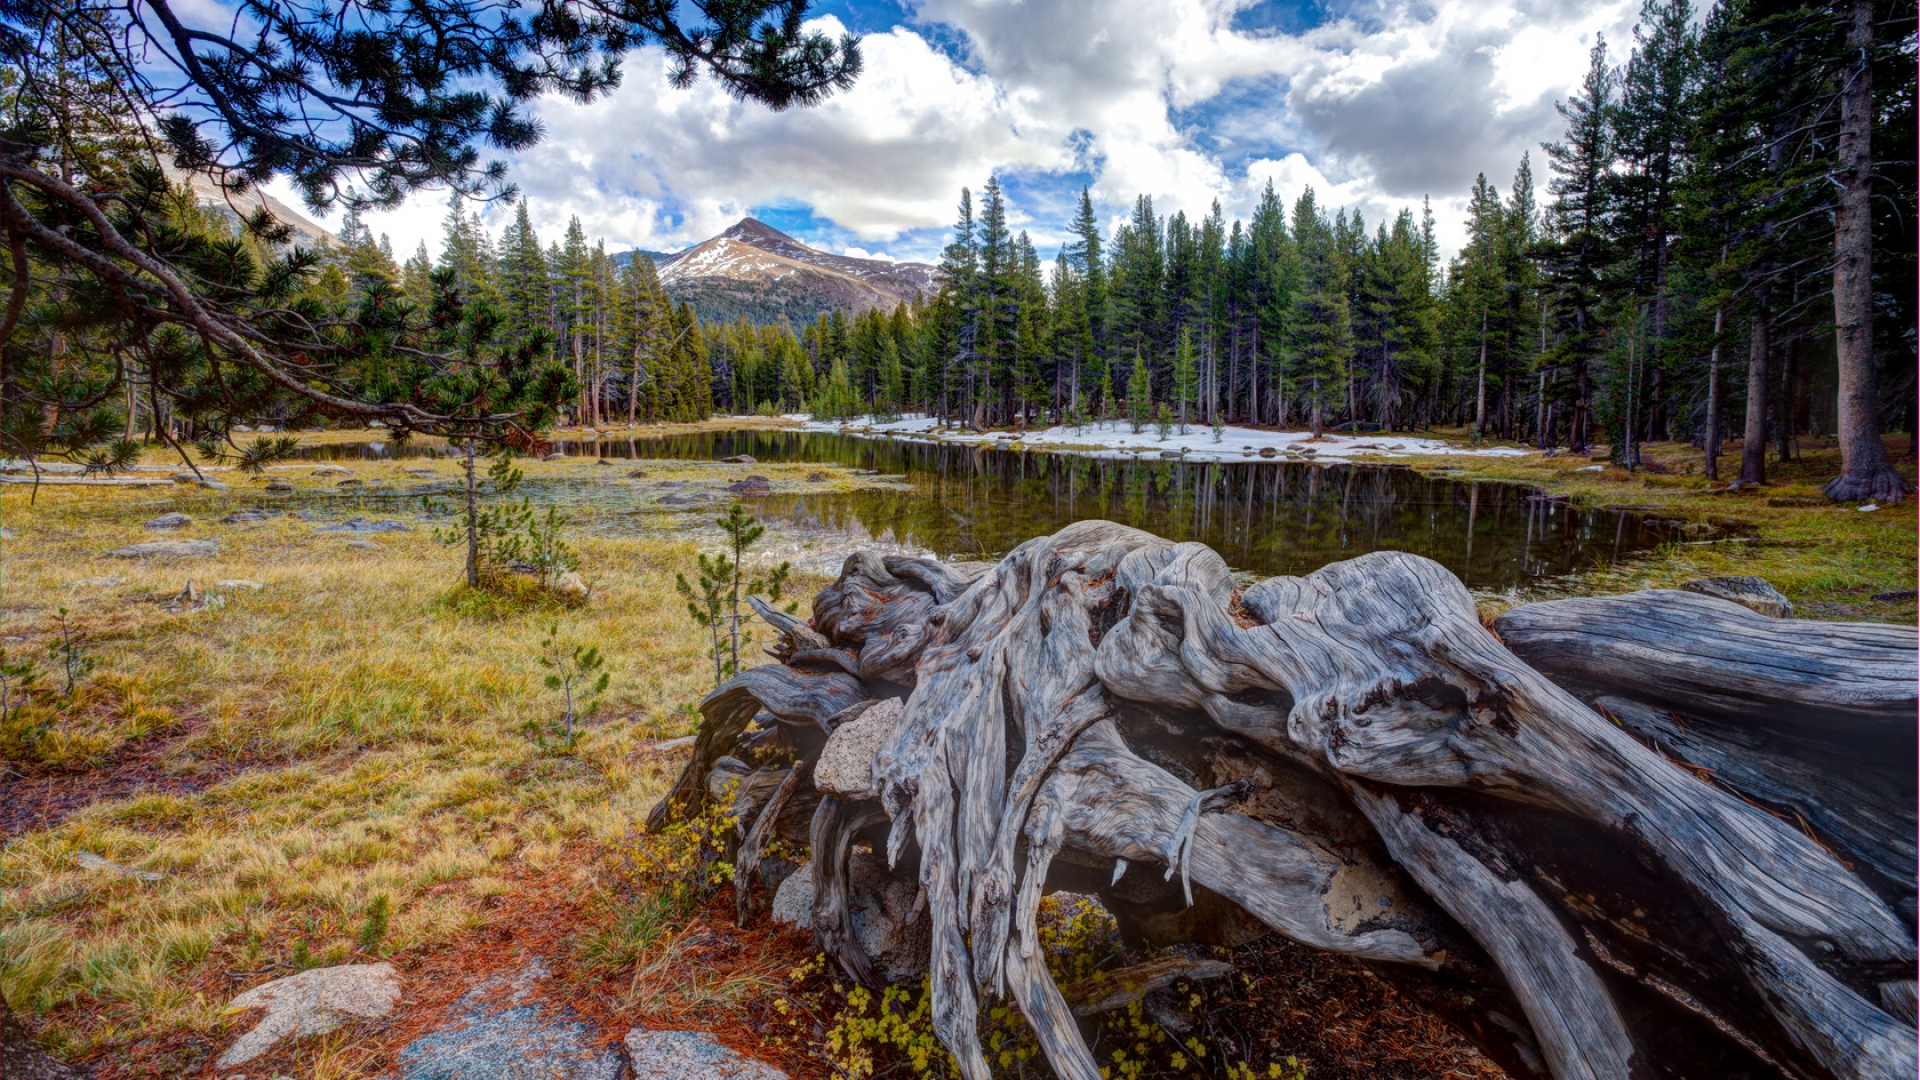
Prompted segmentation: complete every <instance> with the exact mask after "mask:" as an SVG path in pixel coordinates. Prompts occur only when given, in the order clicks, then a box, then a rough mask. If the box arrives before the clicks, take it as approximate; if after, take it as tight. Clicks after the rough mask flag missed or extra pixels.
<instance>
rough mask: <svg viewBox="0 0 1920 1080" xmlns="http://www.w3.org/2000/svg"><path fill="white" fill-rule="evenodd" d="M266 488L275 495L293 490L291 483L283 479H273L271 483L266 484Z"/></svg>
mask: <svg viewBox="0 0 1920 1080" xmlns="http://www.w3.org/2000/svg"><path fill="white" fill-rule="evenodd" d="M267 490H268V491H271V492H273V493H274V494H276V495H285V494H286V493H287V492H289V491H292V490H293V485H292V484H289V483H287V482H286V481H285V480H275V481H274V482H273V483H271V484H268V485H267Z"/></svg>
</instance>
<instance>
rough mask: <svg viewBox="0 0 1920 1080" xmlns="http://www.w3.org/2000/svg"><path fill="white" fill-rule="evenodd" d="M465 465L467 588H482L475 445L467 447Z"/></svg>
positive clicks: (470, 444) (469, 444)
mask: <svg viewBox="0 0 1920 1080" xmlns="http://www.w3.org/2000/svg"><path fill="white" fill-rule="evenodd" d="M464 449H465V454H464V459H463V464H464V465H465V467H466V473H467V587H468V588H470V589H477V588H479V587H480V504H479V499H478V498H477V496H476V492H475V488H476V487H477V486H478V485H477V484H476V482H475V480H474V476H473V444H472V443H468V444H467V445H466V446H465V448H464Z"/></svg>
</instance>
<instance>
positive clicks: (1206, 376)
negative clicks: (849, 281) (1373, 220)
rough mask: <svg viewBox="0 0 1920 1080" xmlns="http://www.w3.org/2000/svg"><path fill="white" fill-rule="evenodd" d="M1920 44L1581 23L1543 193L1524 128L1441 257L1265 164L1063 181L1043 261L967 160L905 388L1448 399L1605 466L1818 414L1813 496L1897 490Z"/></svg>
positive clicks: (1902, 31) (1250, 408) (1861, 32)
mask: <svg viewBox="0 0 1920 1080" xmlns="http://www.w3.org/2000/svg"><path fill="white" fill-rule="evenodd" d="M1914 61H1915V52H1914V7H1913V5H1912V4H1911V3H1880V4H1873V3H1870V2H1868V0H1857V2H1846V3H1840V4H1838V5H1831V4H1829V5H1820V4H1807V5H1798V6H1791V7H1782V6H1779V5H1769V4H1760V3H1750V2H1746V0H1731V2H1727V3H1722V4H1719V5H1717V6H1715V7H1714V8H1712V9H1711V10H1710V11H1709V12H1707V13H1706V16H1705V18H1704V19H1696V18H1695V13H1694V11H1693V10H1692V8H1691V6H1690V3H1689V2H1688V0H1647V3H1646V4H1645V6H1644V7H1643V9H1642V12H1641V15H1640V20H1639V24H1638V25H1637V26H1636V28H1635V30H1634V41H1633V45H1632V48H1631V49H1630V50H1629V54H1628V57H1627V59H1626V62H1625V63H1624V64H1622V65H1619V66H1615V65H1613V64H1611V63H1610V62H1609V59H1608V50H1607V45H1606V43H1605V41H1604V40H1602V41H1599V42H1597V43H1596V45H1595V46H1594V48H1593V51H1592V55H1591V67H1590V70H1589V71H1588V73H1587V75H1586V77H1585V79H1584V81H1583V82H1582V84H1581V87H1580V89H1579V91H1578V92H1577V93H1576V94H1575V95H1574V96H1573V97H1572V98H1571V99H1570V100H1567V101H1565V102H1562V103H1561V105H1560V112H1561V115H1562V116H1563V117H1564V119H1565V121H1566V130H1565V133H1564V134H1563V136H1562V137H1561V138H1560V139H1559V140H1558V141H1556V142H1553V143H1549V144H1546V145H1545V146H1544V147H1543V150H1544V162H1543V164H1544V165H1545V166H1546V169H1547V172H1546V176H1545V179H1546V185H1545V187H1546V193H1547V199H1546V201H1545V205H1537V204H1536V202H1535V195H1534V192H1535V172H1534V170H1535V165H1536V162H1535V161H1534V160H1533V159H1532V157H1531V155H1526V156H1523V157H1522V159H1521V161H1520V162H1518V163H1517V170H1516V172H1515V174H1514V177H1513V180H1512V183H1511V185H1510V186H1509V187H1508V189H1507V191H1506V192H1504V193H1503V192H1502V191H1500V190H1499V189H1498V188H1497V187H1496V186H1495V184H1494V183H1493V182H1491V181H1489V180H1488V179H1487V178H1486V176H1485V175H1484V174H1483V175H1482V176H1480V177H1479V178H1477V179H1476V181H1475V182H1474V184H1473V187H1472V189H1471V191H1470V193H1469V200H1468V206H1467V222H1466V225H1467V228H1466V234H1467V236H1466V242H1465V244H1464V245H1463V247H1462V248H1461V250H1460V251H1459V252H1458V253H1457V254H1456V255H1455V256H1454V257H1453V258H1452V259H1451V260H1450V261H1449V262H1448V263H1447V264H1446V265H1444V266H1443V265H1441V263H1440V260H1439V258H1438V252H1437V248H1436V244H1435V240H1434V218H1433V213H1432V210H1431V208H1430V206H1429V205H1425V204H1423V205H1422V207H1421V208H1420V211H1419V213H1418V214H1416V213H1415V212H1414V211H1413V210H1412V209H1410V208H1409V209H1404V210H1402V211H1401V212H1400V213H1399V214H1398V215H1396V216H1395V217H1394V218H1393V220H1391V221H1389V222H1380V223H1377V224H1373V225H1370V224H1369V223H1368V222H1367V221H1366V220H1365V219H1364V217H1363V216H1362V214H1361V213H1360V212H1359V211H1357V210H1349V209H1334V208H1330V207H1327V206H1325V205H1323V204H1321V203H1320V202H1319V200H1318V199H1317V197H1316V195H1315V193H1314V192H1313V191H1312V190H1307V191H1305V192H1303V193H1302V194H1301V195H1300V196H1299V197H1298V198H1297V199H1295V200H1294V202H1293V204H1292V205H1291V206H1290V207H1289V206H1285V205H1283V204H1282V202H1281V200H1280V199H1279V197H1278V196H1277V195H1276V193H1275V192H1274V190H1273V188H1272V186H1271V184H1269V185H1268V188H1267V190H1266V191H1265V192H1264V193H1263V194H1262V196H1261V198H1260V200H1259V202H1258V204H1257V206H1256V207H1255V209H1254V211H1253V213H1252V215H1251V219H1250V220H1248V221H1245V222H1242V221H1240V220H1234V221H1232V222H1228V221H1227V220H1226V219H1225V217H1224V215H1223V214H1222V212H1221V209H1220V207H1219V204H1218V203H1217V202H1216V203H1215V204H1214V206H1213V207H1212V209H1211V211H1210V212H1209V213H1207V214H1206V215H1204V216H1202V217H1200V218H1198V219H1197V220H1195V219H1190V218H1188V217H1187V215H1186V214H1184V213H1178V212H1177V213H1174V214H1172V215H1170V216H1165V215H1159V214H1156V212H1155V210H1154V207H1153V203H1152V200H1151V199H1149V198H1148V197H1146V196H1144V195H1143V196H1140V197H1139V198H1138V199H1137V200H1136V201H1135V203H1134V205H1133V208H1132V214H1131V216H1130V218H1129V219H1128V220H1127V221H1126V223H1125V224H1123V225H1121V226H1120V227H1119V228H1117V229H1115V230H1114V231H1113V232H1112V233H1111V234H1110V235H1103V231H1102V229H1101V228H1100V227H1099V223H1098V219H1097V216H1096V212H1095V209H1094V206H1093V202H1092V199H1091V196H1090V193H1088V192H1082V194H1081V198H1080V204H1079V212H1078V214H1077V215H1076V217H1075V218H1074V220H1073V221H1072V223H1071V224H1070V226H1069V230H1068V231H1069V233H1070V235H1071V236H1072V238H1073V239H1072V240H1071V241H1070V242H1069V243H1067V244H1065V245H1063V246H1062V247H1061V249H1060V250H1059V252H1058V255H1057V257H1056V258H1055V259H1053V260H1052V262H1051V265H1043V262H1042V260H1041V258H1040V256H1039V254H1038V253H1037V252H1036V250H1035V246H1034V244H1033V243H1032V241H1031V240H1030V239H1029V237H1028V236H1027V234H1025V233H1024V232H1023V233H1019V234H1017V235H1016V234H1014V233H1013V232H1012V231H1011V229H1010V227H1009V225H1008V216H1009V208H1008V205H1007V200H1006V197H1005V195H1004V193H1003V192H1002V191H1001V189H1000V187H999V184H998V182H997V180H993V179H990V180H989V181H988V182H987V184H986V186H985V188H984V189H983V191H982V192H981V194H980V198H979V199H978V200H977V201H976V200H975V198H974V197H973V194H972V193H971V192H970V191H963V192H962V193H961V199H960V206H959V214H958V220H957V221H956V223H955V226H954V230H953V237H952V240H951V242H950V243H949V244H948V245H947V247H946V249H945V251H944V253H943V255H942V258H941V261H940V267H939V278H938V280H939V282H940V288H939V290H938V292H937V293H936V295H934V296H933V297H931V298H929V299H928V300H927V301H926V302H925V303H924V304H923V305H922V306H921V307H920V309H919V310H918V311H917V312H916V313H915V314H916V319H915V322H916V323H917V324H918V329H919V335H920V340H919V341H918V342H917V343H915V345H912V346H909V345H906V344H904V343H903V344H902V345H901V347H900V351H901V357H902V360H901V362H902V364H903V365H904V371H903V374H902V383H901V385H903V386H904V387H905V389H906V394H907V404H908V406H909V407H912V408H916V409H924V410H927V411H929V412H931V413H933V414H935V415H937V416H940V417H942V418H945V419H947V420H950V421H953V422H958V423H964V424H968V425H971V426H974V427H982V428H984V427H991V426H997V425H1031V424H1037V423H1058V422H1068V423H1073V422H1077V421H1080V420H1083V419H1084V418H1087V417H1099V418H1125V419H1129V420H1131V421H1132V422H1133V423H1134V424H1135V425H1136V426H1138V425H1139V424H1141V423H1143V422H1144V421H1145V419H1146V418H1148V417H1151V416H1153V415H1155V414H1156V413H1158V411H1159V409H1160V407H1161V406H1162V405H1164V406H1167V407H1168V408H1169V410H1170V411H1171V412H1172V413H1174V414H1175V415H1176V416H1177V417H1178V418H1179V420H1180V422H1181V423H1183V424H1184V423H1188V422H1200V423H1207V422H1212V421H1214V420H1216V419H1218V420H1221V421H1224V422H1231V423H1251V424H1261V425H1280V426H1300V427H1306V428H1310V429H1311V430H1313V431H1314V432H1315V433H1316V434H1318V433H1320V432H1322V431H1324V430H1327V429H1329V428H1343V429H1359V430H1376V429H1388V430H1401V429H1407V428H1410V427H1420V426H1429V425H1467V426H1469V427H1470V429H1471V430H1472V431H1473V432H1475V433H1477V434H1480V435H1484V436H1487V437H1499V438H1505V439H1514V440H1525V441H1529V442H1533V443H1536V444H1538V445H1539V446H1541V447H1542V448H1548V447H1554V446H1561V447H1566V448H1567V449H1568V450H1570V451H1572V452H1575V453H1587V452H1589V451H1590V450H1592V449H1593V448H1595V447H1600V446H1604V447H1605V448H1606V449H1607V451H1608V452H1609V454H1610V455H1611V457H1612V458H1613V459H1614V460H1616V461H1619V462H1621V463H1624V464H1627V465H1629V466H1635V465H1638V464H1639V463H1640V454H1639V450H1638V447H1639V446H1640V445H1642V444H1644V443H1646V442H1648V441H1655V440H1672V439H1679V440H1685V441H1690V442H1692V443H1694V444H1695V445H1698V446H1701V447H1702V448H1703V449H1707V450H1709V451H1711V453H1710V454H1709V459H1708V466H1707V468H1708V471H1709V475H1715V472H1716V466H1717V452H1718V448H1719V446H1720V444H1721V443H1722V442H1723V441H1724V440H1726V439H1728V438H1730V437H1732V436H1742V437H1744V439H1745V444H1744V456H1743V459H1742V462H1741V464H1740V472H1739V477H1740V479H1741V480H1744V481H1764V480H1765V475H1766V464H1767V460H1768V455H1769V454H1772V455H1773V456H1774V457H1775V458H1792V457H1794V456H1795V455H1796V454H1797V453H1798V447H1799V446H1800V445H1801V443H1802V441H1803V440H1805V439H1808V438H1810V437H1837V438H1838V440H1839V443H1840V446H1841V449H1842V451H1843V454H1844V456H1845V458H1846V466H1845V468H1846V475H1845V476H1844V477H1843V478H1842V479H1841V480H1839V481H1836V484H1835V486H1834V488H1833V490H1831V491H1830V494H1834V495H1835V496H1836V497H1843V498H1859V499H1867V498H1878V499H1882V500H1885V499H1889V498H1898V497H1899V496H1900V495H1901V493H1902V491H1903V485H1902V484H1901V482H1900V481H1899V478H1898V476H1897V475H1896V474H1895V473H1894V471H1893V469H1892V467H1891V464H1890V462H1889V460H1888V458H1887V455H1886V452H1885V450H1884V448H1883V446H1882V443H1881V441H1880V437H1879V436H1880V432H1881V431H1883V430H1887V429H1889V428H1898V427H1901V426H1904V427H1905V428H1906V429H1907V430H1909V431H1910V430H1911V429H1912V425H1913V397H1914V370H1915V339H1914V316H1915V310H1914V299H1915V278H1914V261H1915V258H1914V253H1915V231H1914V213H1913V211H1914V205H1915V184H1914V163H1913V160H1912V159H1913V157H1914V153H1913V147H1914V143H1915V137H1914V136H1915V126H1914V85H1915V78H1914V73H1915V63H1914ZM1874 147H1877V148H1880V149H1879V150H1878V151H1877V155H1876V152H1875V151H1874V150H1872V149H1871V148H1874ZM850 370H851V372H852V373H853V376H854V382H855V384H856V389H863V388H864V389H865V390H868V391H871V390H872V388H873V387H874V386H875V385H878V384H879V381H880V380H877V379H876V378H875V377H874V376H873V375H872V374H868V375H867V376H866V378H865V380H864V387H862V386H860V385H858V384H861V383H862V378H861V374H862V368H861V366H860V365H859V364H857V363H856V364H855V365H854V366H853V367H852V368H851V369H850ZM883 398H884V395H883V397H882V398H874V399H873V400H883Z"/></svg>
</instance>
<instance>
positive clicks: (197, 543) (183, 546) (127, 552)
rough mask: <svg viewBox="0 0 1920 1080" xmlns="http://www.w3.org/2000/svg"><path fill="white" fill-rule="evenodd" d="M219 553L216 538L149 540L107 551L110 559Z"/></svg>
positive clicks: (163, 557) (193, 555)
mask: <svg viewBox="0 0 1920 1080" xmlns="http://www.w3.org/2000/svg"><path fill="white" fill-rule="evenodd" d="M218 554H220V541H218V540H149V541H147V542H146V543H144V544H128V545H127V546H126V547H123V548H115V549H113V550H112V551H109V552H107V557H108V558H110V559H193V558H203V557H205V556H208V555H218Z"/></svg>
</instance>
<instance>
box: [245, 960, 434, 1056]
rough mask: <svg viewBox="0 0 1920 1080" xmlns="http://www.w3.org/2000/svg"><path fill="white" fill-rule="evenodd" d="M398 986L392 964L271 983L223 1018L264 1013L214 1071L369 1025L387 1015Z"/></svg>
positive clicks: (354, 966)
mask: <svg viewBox="0 0 1920 1080" xmlns="http://www.w3.org/2000/svg"><path fill="white" fill-rule="evenodd" d="M399 1000H400V980H399V978H398V977H397V976H396V975H395V974H394V971H393V965H392V964H343V965H341V966H339V967H330V968H315V969H314V970H312V971H303V972H301V973H300V974H298V975H289V976H287V977H286V978H284V979H275V980H273V981H272V982H269V983H262V984H261V985H259V986H256V987H254V988H253V989H251V990H249V991H247V992H246V993H244V994H241V995H240V996H239V997H237V998H234V999H233V1003H232V1004H231V1005H229V1006H227V1011H228V1012H239V1011H242V1010H245V1009H265V1010H266V1011H267V1015H266V1017H265V1018H264V1019H262V1020H261V1021H260V1023H259V1024H257V1025H255V1027H254V1029H253V1030H252V1031H249V1032H247V1033H246V1034H245V1035H242V1036H240V1038H238V1039H236V1040H235V1041H234V1044H233V1045H232V1046H230V1047H228V1048H227V1052H226V1053H224V1054H221V1055H220V1060H219V1061H218V1062H217V1064H218V1065H219V1067H220V1068H223V1069H231V1068H233V1067H234V1066H236V1065H244V1064H246V1063H247V1062H249V1061H252V1060H253V1059H254V1058H257V1057H259V1056H260V1055H261V1054H264V1053H266V1052H267V1051H268V1050H269V1049H271V1048H272V1047H273V1045H274V1044H275V1043H277V1042H279V1041H280V1040H282V1039H286V1038H302V1037H305V1036H308V1035H324V1034H326V1033H327V1032H329V1031H333V1030H334V1029H336V1028H338V1027H341V1026H342V1025H344V1024H348V1023H351V1022H352V1021H354V1020H372V1019H376V1018H378V1017H382V1016H385V1015H387V1014H388V1013H390V1012H392V1011H393V1006H394V1003H395V1002H397V1001H399Z"/></svg>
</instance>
